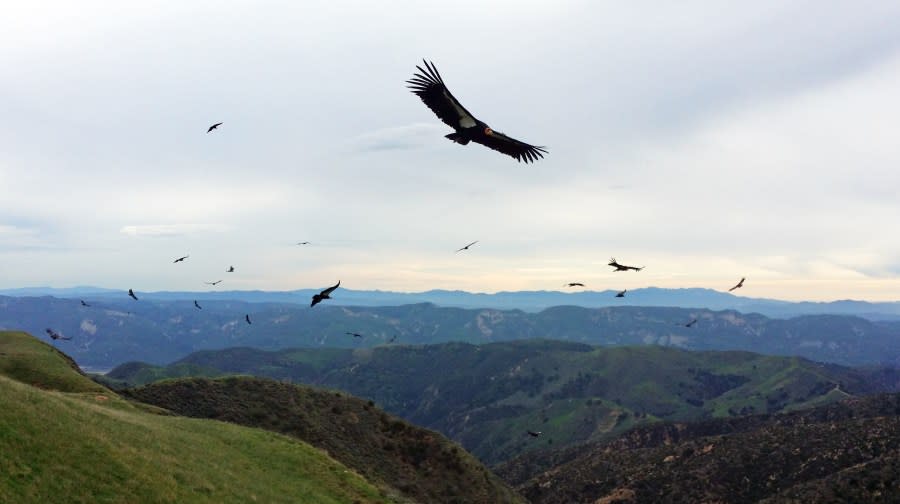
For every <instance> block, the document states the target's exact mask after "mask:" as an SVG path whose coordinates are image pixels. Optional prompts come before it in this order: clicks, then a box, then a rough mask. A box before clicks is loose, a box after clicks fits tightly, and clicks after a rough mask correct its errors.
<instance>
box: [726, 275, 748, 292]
mask: <svg viewBox="0 0 900 504" xmlns="http://www.w3.org/2000/svg"><path fill="white" fill-rule="evenodd" d="M744 280H746V278H741V281H740V282H738V283H737V285H735V286H734V287H732V288H730V289H728V292H731V291H733V290H734V289H740V288H741V287H743V286H744Z"/></svg>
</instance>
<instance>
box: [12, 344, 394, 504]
mask: <svg viewBox="0 0 900 504" xmlns="http://www.w3.org/2000/svg"><path fill="white" fill-rule="evenodd" d="M46 347H47V345H45V344H43V343H41V342H39V341H38V340H36V339H34V338H31V337H29V336H27V335H24V334H23V333H11V332H0V404H2V405H3V407H2V408H0V453H2V457H0V502H17V503H28V502H91V503H93V502H241V503H243V502H254V501H256V502H317V503H344V502H346V503H351V502H390V500H388V499H387V498H385V497H384V496H382V493H381V491H379V490H378V489H377V488H375V487H374V486H372V485H371V484H369V483H368V482H367V481H366V480H365V479H363V478H362V477H361V476H359V475H358V474H356V473H355V472H353V471H351V470H349V469H347V467H345V466H343V465H342V464H340V463H338V462H336V461H334V460H332V459H330V458H328V456H327V455H326V454H325V453H323V452H321V451H320V450H318V449H315V448H313V447H311V446H309V445H307V444H306V443H302V442H299V441H297V440H294V439H291V438H289V437H286V436H282V435H279V434H275V433H271V432H267V431H263V430H257V429H250V428H246V427H240V426H237V425H232V424H227V423H223V422H216V421H209V420H196V419H188V418H181V417H173V416H164V415H158V414H152V413H149V412H147V411H146V410H145V409H144V408H141V407H136V406H133V405H132V404H131V403H128V402H126V401H124V400H122V399H120V398H119V397H118V396H116V395H115V394H112V393H111V392H109V391H107V390H106V389H103V388H98V387H97V386H96V385H94V384H92V383H91V382H90V380H86V379H85V378H84V377H83V376H82V375H80V374H79V373H78V372H76V371H75V370H73V369H72V367H71V363H70V362H69V361H68V360H67V359H66V358H65V357H64V356H63V355H61V354H59V353H56V352H55V351H54V350H48V349H47V348H46ZM35 366H38V367H35ZM21 379H24V380H25V381H24V382H20V381H18V380H21ZM30 383H39V384H40V385H41V387H42V388H36V387H33V386H31V385H30ZM57 387H59V389H61V390H65V391H66V392H60V391H57V390H46V389H54V388H57Z"/></svg>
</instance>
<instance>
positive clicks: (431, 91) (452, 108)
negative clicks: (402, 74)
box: [406, 60, 477, 129]
mask: <svg viewBox="0 0 900 504" xmlns="http://www.w3.org/2000/svg"><path fill="white" fill-rule="evenodd" d="M422 62H423V63H424V64H425V68H422V67H420V66H419V65H416V68H418V69H419V73H417V74H413V75H414V76H413V78H412V79H410V80H408V81H406V83H407V84H409V86H406V87H408V88H409V89H411V90H412V92H413V93H415V94H416V96H418V97H419V98H421V99H422V101H423V102H424V103H425V105H428V108H430V109H431V111H432V112H434V113H435V115H437V116H438V118H440V120H441V121H444V123H445V124H447V126H450V127H451V128H454V129H455V128H471V127H472V126H475V124H477V120H476V119H475V116H473V115H472V114H471V113H470V112H469V111H468V110H466V108H465V107H463V106H462V104H461V103H459V100H457V99H456V98H454V97H453V95H452V94H450V90H449V89H447V86H445V85H444V80H443V79H441V74H439V73H438V71H437V68H435V66H434V63H429V62H428V61H425V60H422Z"/></svg>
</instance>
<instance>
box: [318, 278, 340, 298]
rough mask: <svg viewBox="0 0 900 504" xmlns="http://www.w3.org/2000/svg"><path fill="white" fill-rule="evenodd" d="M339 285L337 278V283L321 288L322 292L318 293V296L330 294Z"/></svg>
mask: <svg viewBox="0 0 900 504" xmlns="http://www.w3.org/2000/svg"><path fill="white" fill-rule="evenodd" d="M340 286H341V281H340V280H338V283H337V284H335V285H334V286H332V287H329V288H327V289H325V290H323V291H322V292H320V293H319V295H320V296H330V295H331V293H332V292H334V290H335V289H337V288H338V287H340Z"/></svg>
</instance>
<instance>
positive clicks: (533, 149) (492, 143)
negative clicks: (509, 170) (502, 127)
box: [472, 130, 547, 163]
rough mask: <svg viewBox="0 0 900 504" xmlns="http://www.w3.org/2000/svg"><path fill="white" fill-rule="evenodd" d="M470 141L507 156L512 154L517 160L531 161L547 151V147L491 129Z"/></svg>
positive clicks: (542, 155)
mask: <svg viewBox="0 0 900 504" xmlns="http://www.w3.org/2000/svg"><path fill="white" fill-rule="evenodd" d="M472 141H473V142H475V143H480V144H481V145H484V146H485V147H490V148H491V149H494V150H495V151H498V152H502V153H504V154H506V155H507V156H512V157H514V158H516V161H519V162H522V161H525V162H526V163H531V162H533V161H537V160H538V159H539V158H542V157H544V154H546V153H547V149H546V148H544V147H537V146H534V145H530V144H527V143H525V142H521V141H519V140H516V139H515V138H512V137H508V136H506V135H504V134H503V133H500V132H499V131H493V130H491V131H490V133H488V134H487V135H478V136H475V137H474V138H472Z"/></svg>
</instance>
